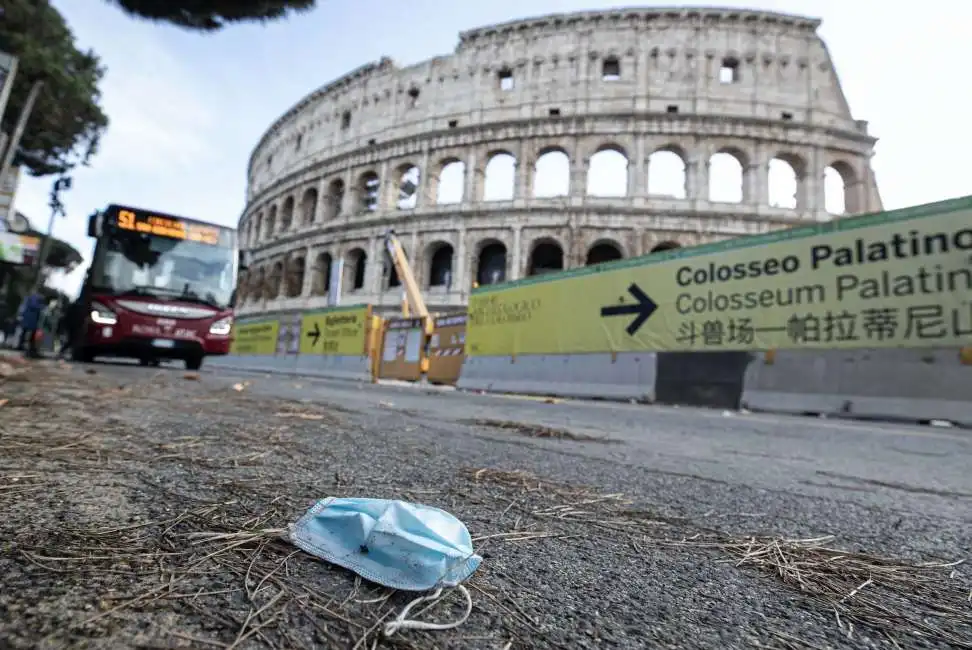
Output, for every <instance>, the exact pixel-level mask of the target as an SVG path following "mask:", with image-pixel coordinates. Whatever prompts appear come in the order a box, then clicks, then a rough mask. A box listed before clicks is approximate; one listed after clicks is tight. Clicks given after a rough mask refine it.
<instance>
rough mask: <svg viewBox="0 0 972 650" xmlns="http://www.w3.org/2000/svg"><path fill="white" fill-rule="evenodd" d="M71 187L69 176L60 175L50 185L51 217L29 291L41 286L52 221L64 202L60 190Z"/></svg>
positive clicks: (35, 264)
mask: <svg viewBox="0 0 972 650" xmlns="http://www.w3.org/2000/svg"><path fill="white" fill-rule="evenodd" d="M69 189H71V177H70V176H61V177H60V178H58V179H57V180H56V181H54V185H53V186H52V187H51V196H50V200H49V201H48V203H47V205H48V206H50V208H51V218H50V220H49V221H48V222H47V235H46V236H44V238H43V239H42V240H41V247H40V250H39V251H38V252H37V259H36V260H35V261H34V267H35V270H34V286H33V287H32V288H31V293H33V292H34V291H37V290H38V289H40V287H41V283H42V282H43V281H44V264H45V262H46V261H47V252H48V250H50V247H51V237H53V235H54V221H55V219H57V217H58V215H61V216H63V215H64V214H65V212H64V204H63V203H61V192H62V191H65V190H69Z"/></svg>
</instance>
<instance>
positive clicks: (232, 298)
mask: <svg viewBox="0 0 972 650" xmlns="http://www.w3.org/2000/svg"><path fill="white" fill-rule="evenodd" d="M229 308H230V309H236V289H233V293H231V294H230V299H229Z"/></svg>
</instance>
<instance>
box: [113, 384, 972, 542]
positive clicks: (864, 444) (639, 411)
mask: <svg viewBox="0 0 972 650" xmlns="http://www.w3.org/2000/svg"><path fill="white" fill-rule="evenodd" d="M119 372H122V373H125V372H128V370H121V369H119ZM135 372H138V371H135ZM207 380H209V381H213V382H217V383H220V382H221V383H226V384H233V383H238V382H241V381H247V382H250V384H249V385H248V390H250V391H252V392H253V394H256V395H261V396H267V397H280V398H286V399H297V400H302V401H316V402H321V403H325V404H336V405H340V406H343V407H345V408H351V409H355V410H359V411H362V412H376V411H378V410H382V411H390V412H392V413H397V414H401V415H402V416H403V417H404V418H406V419H408V420H409V421H412V422H415V423H422V422H429V423H435V425H436V429H437V430H438V429H440V428H442V427H446V428H448V426H449V425H450V424H458V425H460V427H459V428H457V429H455V432H454V435H456V437H457V438H458V437H466V436H464V435H463V434H464V433H465V432H464V431H463V427H462V425H463V424H467V423H468V422H469V421H470V420H477V419H478V420H500V421H515V422H521V423H528V424H535V425H540V426H545V427H551V428H557V429H563V430H567V431H570V432H573V433H576V434H579V435H580V436H590V437H596V438H599V439H605V440H607V441H611V442H615V443H617V444H591V443H590V442H574V441H570V440H548V439H543V438H540V439H524V438H516V437H512V438H511V436H510V435H509V434H502V433H495V432H494V433H491V434H486V435H484V434H483V433H482V432H478V434H477V435H476V438H477V439H484V438H485V439H488V440H489V441H490V442H491V443H495V444H486V445H481V444H477V445H475V448H476V452H475V453H476V454H484V455H485V457H488V458H489V459H490V460H492V459H497V458H501V459H506V462H507V463H509V464H511V466H512V465H517V466H518V467H520V468H522V469H529V470H531V471H535V472H537V473H539V474H541V475H544V476H548V477H550V478H555V479H558V480H565V481H581V482H584V483H587V484H593V485H596V486H598V487H601V488H604V489H607V490H613V489H621V488H624V489H629V490H630V489H632V488H634V489H636V490H638V491H639V492H640V491H642V490H644V489H651V488H652V487H655V486H657V487H656V489H658V490H662V489H665V488H666V487H667V486H669V485H670V484H673V483H678V484H682V485H689V484H695V486H696V488H698V489H701V486H703V485H708V486H709V488H710V490H711V494H709V495H708V496H707V498H705V499H702V500H696V499H694V498H693V499H690V500H689V501H688V502H686V503H681V504H679V508H680V509H683V514H685V515H687V516H692V517H698V516H703V515H705V514H706V513H712V516H724V517H729V518H731V516H732V513H733V512H742V511H746V512H747V513H748V517H747V518H748V519H750V520H763V521H764V522H765V523H766V524H767V525H768V526H771V527H774V528H775V527H776V526H772V524H774V522H779V521H780V520H781V519H784V520H785V519H787V518H788V517H782V516H781V515H783V514H784V513H783V512H769V510H771V509H773V507H774V506H775V505H778V506H780V507H783V508H785V509H786V510H789V509H790V508H792V507H793V506H795V505H796V504H798V503H799V504H801V507H805V506H806V504H809V503H813V502H814V501H815V500H818V499H819V500H820V501H819V503H828V504H830V505H832V506H836V505H837V504H840V507H842V508H855V509H857V508H881V509H884V510H885V511H886V512H887V513H889V514H890V513H896V514H897V515H898V516H899V517H920V518H929V519H933V520H939V521H940V522H941V523H942V524H943V527H947V526H948V525H949V524H948V522H954V525H956V526H958V527H959V528H960V529H964V530H966V531H968V530H970V529H969V528H967V527H968V526H969V525H970V524H972V472H969V467H970V460H972V431H968V430H964V429H954V428H945V427H942V428H939V427H933V426H924V427H922V426H908V425H900V424H886V423H880V422H855V421H849V420H833V419H825V418H811V417H789V416H776V415H768V414H754V413H736V412H729V411H718V410H707V409H698V408H682V407H667V406H644V405H639V404H624V403H620V404H619V403H615V402H604V401H588V400H560V401H555V402H553V403H551V402H550V401H549V400H544V399H539V398H537V399H534V398H528V397H524V396H501V395H488V394H474V393H468V392H463V391H455V390H452V389H449V388H442V387H436V386H413V385H403V384H402V383H400V382H394V383H385V384H379V385H371V386H362V385H359V384H355V383H349V382H342V381H330V380H321V379H308V378H303V377H287V376H281V375H276V374H261V373H246V372H240V373H235V374H231V373H226V372H225V371H223V370H213V371H210V372H208V373H207ZM431 433H432V432H431V431H430V434H431ZM433 435H434V434H433ZM510 446H513V447H514V449H512V450H511V449H503V448H502V447H510ZM527 449H528V450H530V451H529V452H527V451H525V450H527ZM471 451H472V450H470V452H471ZM595 477H596V480H594V481H593V483H592V478H595ZM727 492H731V493H732V497H731V498H732V499H734V501H733V502H732V507H729V504H723V503H722V501H723V499H724V497H725V496H726V495H727ZM764 492H765V493H772V494H774V495H777V497H775V498H778V499H780V501H779V502H778V503H776V502H775V500H774V501H770V502H767V500H766V499H764V498H755V497H756V496H757V495H759V494H760V493H764ZM747 495H751V496H753V497H754V500H753V501H752V502H748V501H744V502H740V501H735V499H738V498H745V497H746V496H747ZM676 496H677V495H672V497H673V498H674V497H676ZM669 505H673V506H674V504H673V503H670V504H669ZM740 506H745V507H744V508H742V509H740ZM828 507H829V506H828ZM713 510H714V511H715V512H714V513H713V512H712V511H713ZM717 513H721V514H717ZM760 513H765V514H766V515H768V516H767V517H757V516H755V515H757V514H760ZM790 514H794V513H793V512H790ZM795 523H798V524H799V525H800V526H803V527H809V529H804V530H803V532H804V533H812V534H816V533H818V532H820V533H826V532H834V528H833V526H834V525H835V522H831V521H827V520H826V519H824V520H814V519H812V518H808V519H805V520H803V521H800V520H799V518H798V519H797V520H796V521H795ZM862 523H863V522H859V521H855V522H854V524H853V528H854V529H859V526H860V525H861V524H862ZM967 539H972V536H970V537H969V538H967Z"/></svg>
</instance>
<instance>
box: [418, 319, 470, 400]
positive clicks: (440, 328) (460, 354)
mask: <svg viewBox="0 0 972 650" xmlns="http://www.w3.org/2000/svg"><path fill="white" fill-rule="evenodd" d="M467 320H468V316H467V315H466V314H457V315H454V316H440V317H439V318H436V319H435V329H434V330H433V332H432V337H431V338H430V340H429V367H428V372H427V373H426V378H427V379H428V380H429V382H430V383H433V384H447V385H450V386H454V385H455V384H456V382H457V381H459V372H460V371H461V370H462V360H463V359H464V358H465V356H466V355H465V345H466V321H467Z"/></svg>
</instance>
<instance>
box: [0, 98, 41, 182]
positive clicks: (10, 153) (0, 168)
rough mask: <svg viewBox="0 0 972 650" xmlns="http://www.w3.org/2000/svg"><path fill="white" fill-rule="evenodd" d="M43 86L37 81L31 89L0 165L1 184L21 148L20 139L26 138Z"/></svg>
mask: <svg viewBox="0 0 972 650" xmlns="http://www.w3.org/2000/svg"><path fill="white" fill-rule="evenodd" d="M43 85H44V82H43V81H35V82H34V85H33V86H32V87H31V89H30V94H29V95H27V101H26V102H24V107H23V109H22V110H21V111H20V117H19V118H18V119H17V126H16V127H15V128H14V132H13V135H12V136H10V141H9V142H8V143H7V151H6V152H4V155H3V164H2V165H0V182H2V180H3V179H5V178H6V177H7V174H9V173H10V168H11V167H12V166H13V160H14V156H15V155H16V153H17V149H18V148H19V147H20V139H21V138H22V137H23V136H24V130H26V129H27V120H29V119H30V114H31V112H32V111H33V110H34V104H35V103H36V102H37V96H38V95H40V91H41V87H42V86H43Z"/></svg>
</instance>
